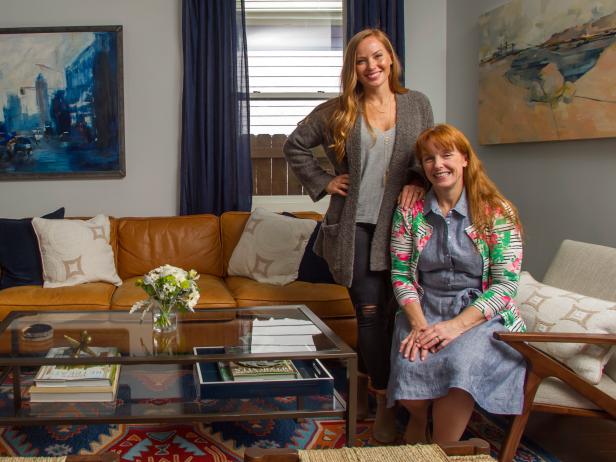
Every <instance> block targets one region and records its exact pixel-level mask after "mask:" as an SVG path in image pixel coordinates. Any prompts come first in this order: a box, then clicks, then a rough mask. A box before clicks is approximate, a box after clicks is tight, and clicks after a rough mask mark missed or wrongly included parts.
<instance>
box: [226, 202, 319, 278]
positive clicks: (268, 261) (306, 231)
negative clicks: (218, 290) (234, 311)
mask: <svg viewBox="0 0 616 462" xmlns="http://www.w3.org/2000/svg"><path fill="white" fill-rule="evenodd" d="M316 225H317V222H316V221H314V220H308V219H299V218H292V217H287V216H284V215H279V214H278V213H274V212H270V211H268V210H265V209H262V208H256V209H255V210H254V211H253V212H252V213H251V214H250V218H249V219H248V221H247V222H246V226H245V227H244V232H243V233H242V236H241V237H240V240H239V242H238V243H237V246H236V247H235V249H233V254H232V255H231V259H230V260H229V271H228V272H229V275H231V276H245V277H248V278H250V279H254V280H255V281H259V282H265V283H269V284H276V285H284V284H288V283H289V282H293V281H295V280H296V279H297V272H298V270H299V265H300V263H301V261H302V257H303V256H304V250H305V249H306V244H307V243H308V239H309V238H310V235H311V234H312V231H313V230H314V228H315V226H316Z"/></svg>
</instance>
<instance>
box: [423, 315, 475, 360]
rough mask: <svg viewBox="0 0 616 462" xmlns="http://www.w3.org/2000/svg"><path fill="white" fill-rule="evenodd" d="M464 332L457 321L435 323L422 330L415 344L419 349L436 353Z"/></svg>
mask: <svg viewBox="0 0 616 462" xmlns="http://www.w3.org/2000/svg"><path fill="white" fill-rule="evenodd" d="M464 331H465V329H464V327H463V326H462V324H461V323H460V322H458V320H457V319H450V320H448V321H442V322H437V323H436V324H433V325H431V326H428V327H426V328H425V329H422V331H421V333H420V335H419V336H418V337H417V339H416V343H417V344H418V345H419V347H420V348H422V349H426V350H430V351H431V352H432V353H436V352H437V351H440V350H442V349H443V348H445V347H446V346H447V345H449V344H450V343H451V342H453V340H454V339H456V338H457V337H459V336H460V335H462V334H463V333H464Z"/></svg>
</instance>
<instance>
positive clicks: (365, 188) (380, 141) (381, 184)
mask: <svg viewBox="0 0 616 462" xmlns="http://www.w3.org/2000/svg"><path fill="white" fill-rule="evenodd" d="M374 135H375V136H376V139H374V138H373V137H372V134H371V133H370V131H369V130H368V127H367V125H366V122H365V120H364V118H363V117H362V120H361V181H360V184H359V200H358V201H357V203H358V207H357V217H356V218H355V221H356V222H357V223H372V224H376V221H377V218H378V217H379V210H380V209H381V202H382V201H383V193H384V191H385V183H386V182H387V170H388V169H389V161H390V159H391V154H392V152H393V149H394V139H395V137H396V127H395V126H394V127H392V128H390V129H389V130H387V131H385V132H382V131H380V130H379V129H377V128H375V129H374Z"/></svg>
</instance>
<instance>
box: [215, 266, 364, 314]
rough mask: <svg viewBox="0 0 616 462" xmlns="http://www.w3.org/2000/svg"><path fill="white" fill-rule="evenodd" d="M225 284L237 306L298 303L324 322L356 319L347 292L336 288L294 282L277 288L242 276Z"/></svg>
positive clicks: (233, 278)
mask: <svg viewBox="0 0 616 462" xmlns="http://www.w3.org/2000/svg"><path fill="white" fill-rule="evenodd" d="M225 282H226V283H227V287H229V291H230V292H231V294H232V295H233V298H235V300H236V301H237V305H238V306H259V305H260V306H263V305H286V304H294V303H298V304H302V305H306V306H308V308H310V309H311V310H312V311H313V312H314V313H315V314H316V315H317V316H318V317H319V318H321V319H328V318H347V317H348V318H354V317H355V311H354V310H353V305H352V304H351V301H350V299H349V293H348V291H347V289H346V288H345V287H343V286H340V285H337V284H312V283H310V282H302V281H295V282H292V283H290V284H287V285H285V286H276V285H273V284H264V283H261V282H257V281H253V280H252V279H249V278H244V277H239V276H229V277H227V278H226V279H225Z"/></svg>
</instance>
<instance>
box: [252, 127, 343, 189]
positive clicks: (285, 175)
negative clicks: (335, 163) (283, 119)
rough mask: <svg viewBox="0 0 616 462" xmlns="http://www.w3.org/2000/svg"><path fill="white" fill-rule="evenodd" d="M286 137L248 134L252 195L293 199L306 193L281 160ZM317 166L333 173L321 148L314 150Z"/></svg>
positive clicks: (285, 162)
mask: <svg viewBox="0 0 616 462" xmlns="http://www.w3.org/2000/svg"><path fill="white" fill-rule="evenodd" d="M286 140H287V135H250V149H251V157H252V194H253V196H294V195H302V194H306V193H305V192H304V188H303V187H302V185H301V184H300V182H299V181H298V180H297V178H296V177H295V175H294V174H293V172H292V171H291V169H290V168H289V167H288V165H287V161H286V160H285V158H284V154H283V152H282V147H283V146H284V143H285V141H286ZM315 155H316V157H317V159H318V160H319V163H320V165H321V166H322V167H323V168H324V169H325V170H327V171H328V172H330V173H332V174H333V168H332V166H331V164H330V162H329V160H328V159H327V157H325V153H324V152H323V149H322V148H321V147H319V148H316V149H315Z"/></svg>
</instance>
